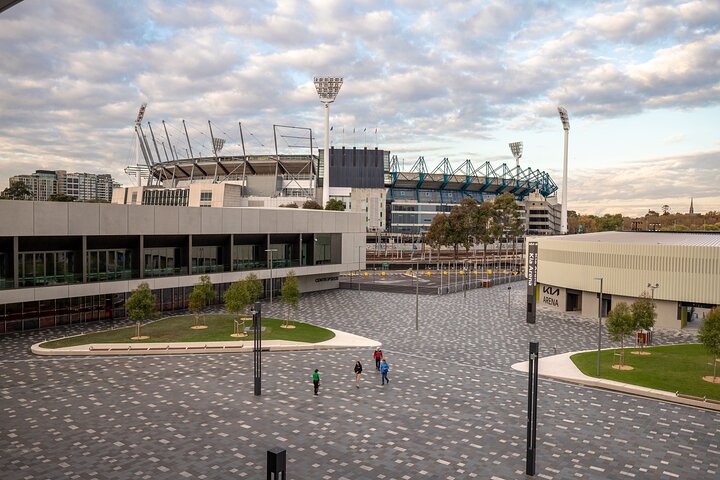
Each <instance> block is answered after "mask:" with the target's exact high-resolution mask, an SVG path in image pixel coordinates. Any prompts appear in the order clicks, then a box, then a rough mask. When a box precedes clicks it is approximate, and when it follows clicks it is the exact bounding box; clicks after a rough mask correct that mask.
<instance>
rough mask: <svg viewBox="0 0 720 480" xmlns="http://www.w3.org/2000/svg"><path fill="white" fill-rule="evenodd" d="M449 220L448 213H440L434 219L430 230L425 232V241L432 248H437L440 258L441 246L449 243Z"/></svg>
mask: <svg viewBox="0 0 720 480" xmlns="http://www.w3.org/2000/svg"><path fill="white" fill-rule="evenodd" d="M448 228H449V221H448V217H447V215H445V214H443V213H438V214H437V215H435V216H434V217H433V219H432V223H430V227H429V228H428V232H427V233H426V234H425V242H426V243H427V244H428V245H430V247H431V248H437V250H438V258H439V257H440V247H442V246H443V245H447V244H448V239H447V234H448Z"/></svg>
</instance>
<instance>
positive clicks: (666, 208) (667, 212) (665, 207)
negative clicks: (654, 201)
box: [661, 205, 670, 215]
mask: <svg viewBox="0 0 720 480" xmlns="http://www.w3.org/2000/svg"><path fill="white" fill-rule="evenodd" d="M661 209H662V212H663V213H662V214H663V215H670V205H663V206H662V207H661Z"/></svg>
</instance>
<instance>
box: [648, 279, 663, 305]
mask: <svg viewBox="0 0 720 480" xmlns="http://www.w3.org/2000/svg"><path fill="white" fill-rule="evenodd" d="M659 286H660V284H659V283H655V285H653V284H652V283H648V288H649V289H651V292H652V293H651V295H652V301H653V303H655V289H656V288H658V287H659Z"/></svg>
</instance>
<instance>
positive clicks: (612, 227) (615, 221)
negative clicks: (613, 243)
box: [596, 213, 623, 232]
mask: <svg viewBox="0 0 720 480" xmlns="http://www.w3.org/2000/svg"><path fill="white" fill-rule="evenodd" d="M596 224H597V231H598V232H613V231H616V230H619V229H620V227H621V226H622V224H623V217H622V214H620V213H617V214H615V215H610V214H609V213H606V214H605V215H603V216H602V217H600V218H598V219H597V221H596Z"/></svg>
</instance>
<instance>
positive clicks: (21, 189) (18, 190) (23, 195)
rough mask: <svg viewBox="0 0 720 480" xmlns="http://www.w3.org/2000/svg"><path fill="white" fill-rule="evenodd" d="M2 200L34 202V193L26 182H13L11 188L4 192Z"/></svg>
mask: <svg viewBox="0 0 720 480" xmlns="http://www.w3.org/2000/svg"><path fill="white" fill-rule="evenodd" d="M0 198H2V199H5V200H32V198H33V193H32V190H30V188H28V186H27V185H25V182H12V183H11V184H10V186H9V187H7V188H6V189H5V190H3V191H2V195H0Z"/></svg>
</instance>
